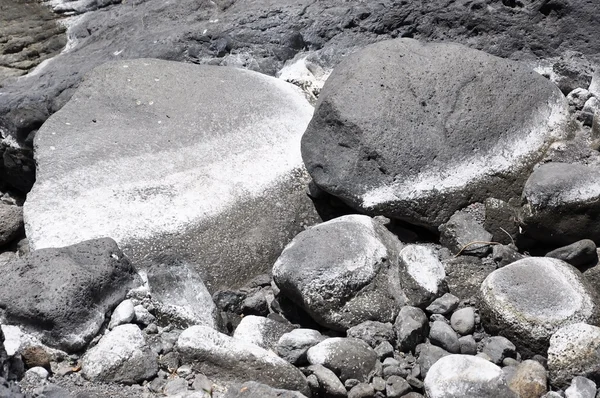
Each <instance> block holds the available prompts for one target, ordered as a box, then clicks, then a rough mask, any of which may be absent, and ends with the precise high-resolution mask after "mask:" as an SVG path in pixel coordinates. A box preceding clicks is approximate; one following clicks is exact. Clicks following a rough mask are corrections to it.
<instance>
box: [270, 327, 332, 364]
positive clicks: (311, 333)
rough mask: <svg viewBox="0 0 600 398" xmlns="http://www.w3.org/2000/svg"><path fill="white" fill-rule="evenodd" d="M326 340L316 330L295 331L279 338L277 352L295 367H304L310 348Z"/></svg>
mask: <svg viewBox="0 0 600 398" xmlns="http://www.w3.org/2000/svg"><path fill="white" fill-rule="evenodd" d="M323 340H325V337H324V336H323V335H321V333H319V332H318V331H316V330H312V329H302V328H300V329H294V330H292V331H291V332H289V333H285V334H284V335H283V336H281V337H280V338H279V341H278V342H277V346H276V349H275V351H276V352H277V354H279V356H280V357H281V358H283V359H285V360H286V361H288V362H289V363H291V364H293V365H304V364H305V363H306V353H307V352H308V350H309V348H311V347H313V346H315V345H317V344H319V343H320V342H321V341H323Z"/></svg>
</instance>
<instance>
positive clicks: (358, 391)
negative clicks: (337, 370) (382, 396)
mask: <svg viewBox="0 0 600 398" xmlns="http://www.w3.org/2000/svg"><path fill="white" fill-rule="evenodd" d="M373 397H375V389H374V388H373V386H372V385H371V384H367V383H360V384H357V385H356V386H354V387H352V389H351V390H350V391H348V398H373Z"/></svg>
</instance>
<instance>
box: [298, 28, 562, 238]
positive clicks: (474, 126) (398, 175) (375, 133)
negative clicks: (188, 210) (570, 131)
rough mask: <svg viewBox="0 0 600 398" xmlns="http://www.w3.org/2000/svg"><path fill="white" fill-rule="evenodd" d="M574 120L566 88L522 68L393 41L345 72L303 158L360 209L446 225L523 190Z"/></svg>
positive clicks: (330, 92) (444, 47)
mask: <svg viewBox="0 0 600 398" xmlns="http://www.w3.org/2000/svg"><path fill="white" fill-rule="evenodd" d="M382 82H384V83H382ZM381 84H383V86H381ZM566 115H567V102H566V100H565V98H564V96H563V95H562V94H561V93H560V91H559V90H558V89H557V87H556V86H555V85H553V84H552V83H551V82H549V81H548V80H546V79H544V78H543V77H542V76H540V75H539V74H537V73H535V72H534V71H533V70H530V69H528V68H526V67H524V66H523V65H520V64H516V63H514V62H513V61H509V60H507V59H501V58H497V57H494V56H491V55H489V54H486V53H483V52H479V51H475V50H471V49H468V48H466V47H463V46H460V45H455V44H447V43H425V44H423V43H420V42H417V41H415V40H411V39H397V40H388V41H383V42H379V43H376V44H373V45H371V46H368V47H366V48H364V49H362V50H361V51H359V52H357V53H355V54H353V55H351V56H349V57H347V58H346V59H345V60H344V61H342V62H341V63H340V64H339V65H338V66H337V67H336V68H335V70H334V71H333V73H332V74H331V76H330V77H329V79H328V80H327V82H326V83H325V86H324V87H323V90H322V92H321V95H320V97H319V103H318V105H317V107H316V109H315V114H314V117H313V119H312V121H311V123H310V124H309V126H308V128H307V131H306V133H305V134H304V136H303V138H302V156H303V159H304V161H305V164H306V166H307V169H308V171H309V173H310V174H311V176H312V177H313V179H314V181H315V182H316V184H317V185H318V186H320V187H321V188H322V189H323V190H324V191H326V192H329V193H331V194H333V195H335V196H338V197H340V198H342V200H343V201H344V202H346V203H348V204H349V205H351V206H352V207H354V208H356V209H358V210H360V211H363V212H367V213H369V214H381V215H385V216H387V217H390V218H396V219H402V220H405V221H408V222H411V223H414V224H420V225H425V226H428V227H431V228H437V227H438V226H439V225H440V224H442V223H444V222H446V221H447V220H448V219H449V218H450V216H452V214H454V212H456V211H457V210H459V209H461V208H463V207H464V206H465V204H468V203H474V202H477V201H479V202H482V201H483V200H485V199H486V198H487V197H495V198H498V199H503V200H508V198H510V197H511V196H517V195H519V194H520V190H521V188H522V186H523V183H524V181H525V180H526V178H527V176H528V175H529V172H530V170H531V167H532V166H533V164H535V162H536V159H538V158H539V157H540V156H541V155H542V154H543V151H544V149H545V148H546V147H547V145H548V144H549V143H550V142H552V141H553V140H554V139H555V138H556V137H557V135H560V134H562V130H563V124H564V122H565V120H566ZM424 143H426V145H424Z"/></svg>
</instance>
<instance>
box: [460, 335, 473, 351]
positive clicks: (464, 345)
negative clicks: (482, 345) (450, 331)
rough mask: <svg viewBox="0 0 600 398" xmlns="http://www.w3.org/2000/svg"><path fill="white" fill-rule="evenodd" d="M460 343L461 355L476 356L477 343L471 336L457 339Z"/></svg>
mask: <svg viewBox="0 0 600 398" xmlns="http://www.w3.org/2000/svg"><path fill="white" fill-rule="evenodd" d="M458 342H459V343H460V353H461V354H463V355H476V354H477V342H476V341H475V339H474V338H473V336H472V335H468V336H462V337H461V338H459V339H458Z"/></svg>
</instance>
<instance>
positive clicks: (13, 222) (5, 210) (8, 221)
mask: <svg viewBox="0 0 600 398" xmlns="http://www.w3.org/2000/svg"><path fill="white" fill-rule="evenodd" d="M22 231H23V208H22V207H19V206H11V205H6V204H3V203H0V246H4V245H6V244H7V243H10V242H11V241H12V240H14V239H15V238H16V237H17V236H19V234H20V233H22Z"/></svg>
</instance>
